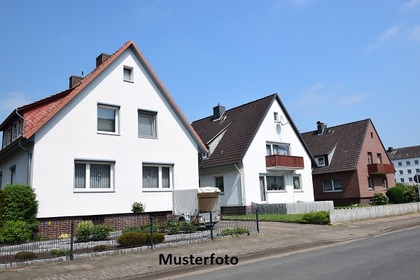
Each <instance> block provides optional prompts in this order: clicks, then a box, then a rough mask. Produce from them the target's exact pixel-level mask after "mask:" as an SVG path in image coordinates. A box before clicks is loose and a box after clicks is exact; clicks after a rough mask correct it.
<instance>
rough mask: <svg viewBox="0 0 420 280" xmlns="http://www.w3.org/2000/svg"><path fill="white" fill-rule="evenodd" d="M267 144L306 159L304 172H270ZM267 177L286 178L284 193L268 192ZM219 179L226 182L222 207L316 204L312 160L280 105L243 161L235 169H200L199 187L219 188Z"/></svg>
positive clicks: (267, 117)
mask: <svg viewBox="0 0 420 280" xmlns="http://www.w3.org/2000/svg"><path fill="white" fill-rule="evenodd" d="M275 113H276V118H277V119H276V121H275V119H274V114H275ZM227 129H229V128H227ZM267 144H268V145H271V144H285V145H286V146H288V147H289V155H290V156H295V157H302V158H303V162H304V168H302V169H294V170H288V169H287V168H286V169H282V168H278V169H269V168H267V166H266V155H267ZM267 176H272V177H282V178H284V185H285V186H284V190H269V188H268V187H267V180H266V177H267ZM217 177H223V182H224V192H223V193H222V195H221V205H222V206H250V205H251V203H253V202H254V203H289V202H298V201H314V193H313V184H312V163H311V157H310V155H309V154H308V152H307V150H306V149H305V147H304V146H303V144H302V142H301V141H300V139H299V136H298V134H297V133H296V131H295V130H294V129H293V126H292V125H291V122H290V120H289V119H287V114H285V112H283V110H282V107H281V106H280V104H279V102H277V101H274V102H273V103H272V105H271V107H270V108H269V110H268V112H267V114H266V115H265V117H264V119H263V121H262V123H261V126H260V127H259V129H258V131H257V133H256V135H255V136H254V138H253V140H252V142H251V144H250V145H249V147H248V149H247V151H246V153H245V156H244V157H243V159H242V161H241V162H239V163H237V164H234V165H226V166H221V167H212V168H205V169H200V186H202V187H203V186H216V180H215V179H216V178H217ZM294 177H296V178H299V182H300V188H299V189H295V187H294V185H293V178H294Z"/></svg>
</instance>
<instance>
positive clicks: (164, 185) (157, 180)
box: [143, 164, 173, 189]
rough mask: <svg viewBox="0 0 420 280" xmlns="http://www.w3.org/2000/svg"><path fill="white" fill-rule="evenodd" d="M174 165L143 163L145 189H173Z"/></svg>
mask: <svg viewBox="0 0 420 280" xmlns="http://www.w3.org/2000/svg"><path fill="white" fill-rule="evenodd" d="M172 173H173V166H171V165H155V164H153V165H149V164H144V165H143V189H171V188H172V176H173V175H172Z"/></svg>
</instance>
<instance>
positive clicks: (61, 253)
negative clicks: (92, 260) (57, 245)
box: [50, 249, 70, 256]
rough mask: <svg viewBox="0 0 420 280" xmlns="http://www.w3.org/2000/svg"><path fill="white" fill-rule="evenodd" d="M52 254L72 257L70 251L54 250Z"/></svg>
mask: <svg viewBox="0 0 420 280" xmlns="http://www.w3.org/2000/svg"><path fill="white" fill-rule="evenodd" d="M50 253H51V254H52V255H54V256H66V255H70V250H61V249H52V250H51V252H50Z"/></svg>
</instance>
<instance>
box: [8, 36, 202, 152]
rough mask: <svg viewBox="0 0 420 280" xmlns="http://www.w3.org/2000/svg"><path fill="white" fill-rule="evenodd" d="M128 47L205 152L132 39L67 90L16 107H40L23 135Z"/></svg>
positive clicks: (32, 133) (59, 106)
mask: <svg viewBox="0 0 420 280" xmlns="http://www.w3.org/2000/svg"><path fill="white" fill-rule="evenodd" d="M128 48H131V49H132V50H133V52H134V54H135V55H136V56H137V58H138V59H139V61H140V63H141V64H142V65H143V67H144V68H145V70H146V72H147V73H148V74H149V75H150V77H151V79H152V80H153V81H154V82H155V83H156V86H157V87H158V88H159V90H160V91H161V92H162V94H163V96H164V98H165V99H166V100H167V101H168V103H169V105H170V106H171V107H172V109H173V110H174V111H175V113H176V115H177V116H178V117H179V118H180V119H181V122H182V123H183V124H184V126H185V128H186V129H187V131H188V132H189V133H190V134H191V136H192V137H193V138H194V140H195V142H196V143H197V145H198V147H199V149H200V150H201V151H203V152H207V147H206V145H205V144H204V143H203V142H202V140H201V139H200V137H199V136H198V134H197V133H196V132H195V130H194V129H193V128H192V126H191V125H190V123H189V122H188V120H187V118H186V117H185V115H184V114H183V113H182V111H181V110H180V108H179V107H178V105H177V104H176V102H175V100H174V99H173V98H172V96H171V95H170V94H169V92H168V90H167V89H166V88H165V86H164V85H163V83H162V82H161V80H160V79H159V77H158V76H157V75H156V73H155V72H154V71H153V69H152V67H151V66H150V64H149V63H148V62H147V60H146V59H145V57H144V56H143V54H142V53H141V51H140V50H139V48H138V47H137V46H136V44H135V43H134V42H133V41H132V40H130V41H128V42H126V43H125V44H124V45H123V46H121V47H120V48H119V49H118V50H117V51H115V52H114V53H113V54H112V55H110V56H109V57H108V58H107V59H106V60H105V61H103V62H102V63H101V64H100V65H98V66H97V67H95V68H94V69H93V70H92V71H91V72H90V73H89V74H88V75H87V76H86V77H85V78H83V79H82V80H81V82H80V83H79V84H78V85H76V86H74V87H72V88H70V89H68V90H65V91H62V92H60V93H57V94H54V95H51V96H49V97H46V98H43V99H41V100H38V101H35V102H32V103H30V104H27V105H24V106H21V107H19V108H17V110H18V111H19V110H22V111H23V112H24V111H25V110H30V109H34V111H35V110H36V109H37V108H39V109H40V111H37V112H34V114H36V118H34V122H33V123H31V125H29V126H26V125H25V130H24V132H23V136H24V137H25V138H26V139H29V138H30V137H31V136H33V135H34V134H35V133H36V132H37V131H38V130H39V129H40V128H41V127H42V126H43V125H44V124H46V123H47V122H48V121H49V120H50V119H51V118H52V117H53V116H54V115H55V114H56V113H57V112H59V111H60V110H61V109H62V108H63V107H64V106H65V105H67V104H68V103H69V102H70V101H71V100H72V99H73V98H74V97H75V96H76V95H77V94H79V93H80V92H81V91H82V90H83V89H84V88H86V86H87V85H88V84H89V83H90V82H91V81H92V80H94V79H95V78H96V77H97V76H98V75H99V74H100V73H102V71H103V70H104V69H105V68H107V67H108V66H109V65H110V64H111V63H113V62H114V61H115V60H116V58H117V57H119V56H120V55H121V54H122V53H123V52H124V51H126V50H127V49H128ZM41 105H42V106H41ZM37 106H38V107H37ZM15 111H16V110H15ZM15 111H14V112H12V113H11V114H10V115H9V117H8V118H7V119H6V120H5V121H4V122H3V123H2V124H1V126H2V125H3V124H5V123H6V121H8V120H9V118H10V117H11V116H13V115H14V113H15ZM1 126H0V127H1Z"/></svg>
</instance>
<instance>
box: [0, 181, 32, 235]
mask: <svg viewBox="0 0 420 280" xmlns="http://www.w3.org/2000/svg"><path fill="white" fill-rule="evenodd" d="M3 192H4V194H2V196H4V197H3V198H1V199H2V200H4V202H5V204H4V206H3V207H4V208H3V210H1V211H4V212H3V219H4V221H25V222H26V223H27V224H28V226H29V228H30V229H31V231H33V230H35V229H36V228H37V226H38V221H37V220H36V215H37V214H38V201H37V200H36V194H35V192H34V190H33V189H32V188H31V187H30V186H28V185H6V187H5V188H4V190H3Z"/></svg>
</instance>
